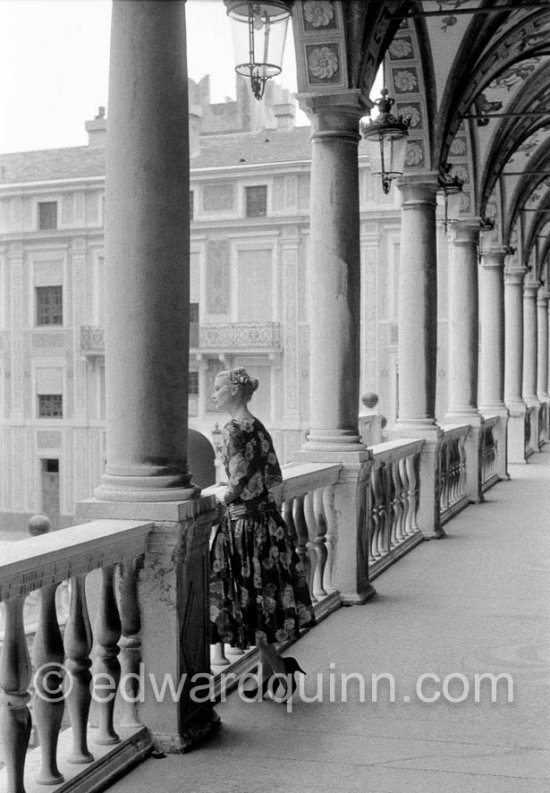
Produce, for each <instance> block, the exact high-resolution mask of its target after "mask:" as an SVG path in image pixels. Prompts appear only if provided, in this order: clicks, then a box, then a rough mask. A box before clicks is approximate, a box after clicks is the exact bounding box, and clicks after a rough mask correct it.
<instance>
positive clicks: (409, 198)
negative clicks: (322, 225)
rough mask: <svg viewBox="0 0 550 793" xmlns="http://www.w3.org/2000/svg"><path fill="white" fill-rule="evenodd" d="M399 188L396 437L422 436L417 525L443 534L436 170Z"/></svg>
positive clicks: (407, 179) (411, 178) (427, 532)
mask: <svg viewBox="0 0 550 793" xmlns="http://www.w3.org/2000/svg"><path fill="white" fill-rule="evenodd" d="M397 186H398V188H399V190H400V191H401V197H402V203H401V258H400V265H399V344H398V351H399V352H398V355H399V394H398V418H397V422H396V424H395V427H394V428H393V432H392V435H393V437H403V438H423V439H424V445H423V447H422V453H421V458H420V482H421V487H420V500H419V508H418V525H419V526H420V529H421V530H422V532H423V534H424V536H425V537H428V538H430V537H441V536H443V534H444V532H443V529H442V528H441V525H440V514H439V513H440V508H439V476H438V468H439V448H440V445H441V438H442V434H443V433H442V431H441V428H440V427H439V426H438V425H437V423H436V420H435V387H436V366H437V358H436V356H437V248H436V225H435V207H436V194H437V191H438V189H439V177H438V174H436V173H426V174H418V175H411V176H405V177H403V178H401V179H400V180H399V181H398V182H397Z"/></svg>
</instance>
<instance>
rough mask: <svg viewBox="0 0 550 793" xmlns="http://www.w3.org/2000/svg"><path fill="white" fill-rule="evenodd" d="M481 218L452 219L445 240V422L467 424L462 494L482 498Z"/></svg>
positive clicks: (472, 498)
mask: <svg viewBox="0 0 550 793" xmlns="http://www.w3.org/2000/svg"><path fill="white" fill-rule="evenodd" d="M480 228H481V223H480V219H479V218H468V219H465V220H460V221H457V222H456V223H454V224H453V225H452V227H451V232H450V243H449V282H448V283H449V288H448V293H449V313H448V316H449V403H448V409H447V413H446V415H445V419H444V423H445V424H469V425H470V432H469V433H468V436H467V438H466V442H465V452H466V493H467V495H468V497H469V498H470V500H471V501H474V502H479V501H482V500H483V495H482V490H481V440H482V436H483V417H482V415H481V413H480V412H479V410H478V407H477V385H478V350H479V338H478V327H479V297H478V277H477V250H478V244H479V235H480Z"/></svg>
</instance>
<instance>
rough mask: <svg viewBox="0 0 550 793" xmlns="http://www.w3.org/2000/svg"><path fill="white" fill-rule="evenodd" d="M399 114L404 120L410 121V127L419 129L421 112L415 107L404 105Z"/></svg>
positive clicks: (400, 107)
mask: <svg viewBox="0 0 550 793" xmlns="http://www.w3.org/2000/svg"><path fill="white" fill-rule="evenodd" d="M399 112H400V113H401V115H402V116H403V118H408V119H410V124H409V126H411V127H417V126H418V125H419V123H420V121H421V119H422V116H421V115H420V110H419V109H418V108H417V107H415V105H403V106H401V105H400V106H399Z"/></svg>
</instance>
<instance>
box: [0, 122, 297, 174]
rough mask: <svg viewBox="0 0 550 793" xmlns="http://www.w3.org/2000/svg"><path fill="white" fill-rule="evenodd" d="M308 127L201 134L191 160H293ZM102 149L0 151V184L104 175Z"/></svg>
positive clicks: (205, 164)
mask: <svg viewBox="0 0 550 793" xmlns="http://www.w3.org/2000/svg"><path fill="white" fill-rule="evenodd" d="M310 136H311V130H310V128H309V127H295V128H294V129H292V130H263V131H261V132H254V133H252V132H235V133H230V134H225V135H205V136H203V137H201V139H200V146H201V150H200V154H198V155H197V156H196V157H193V158H192V159H191V170H194V169H195V168H220V167H224V166H225V167H227V166H237V165H239V164H243V165H244V164H245V163H246V164H248V165H250V164H261V163H275V162H295V161H300V160H309V159H310V158H311V143H310ZM104 174H105V149H104V148H102V147H89V146H78V147H74V148H65V149H45V150H43V151H27V152H20V153H19V152H18V153H16V154H0V186H1V185H2V183H3V184H14V183H15V184H18V183H25V182H41V181H49V180H56V179H60V180H62V179H75V178H85V177H90V176H104Z"/></svg>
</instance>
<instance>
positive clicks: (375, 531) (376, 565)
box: [360, 440, 423, 579]
mask: <svg viewBox="0 0 550 793" xmlns="http://www.w3.org/2000/svg"><path fill="white" fill-rule="evenodd" d="M422 445H423V441H422V440H412V441H404V440H395V441H389V442H387V443H380V444H377V445H376V446H373V447H372V453H373V462H372V467H371V470H370V477H369V480H368V485H367V487H368V494H367V499H366V503H367V516H368V517H367V521H366V522H365V523H364V525H363V527H362V530H361V528H360V532H361V536H360V544H362V545H363V546H364V547H365V546H366V548H367V549H368V550H367V554H368V560H369V574H370V578H371V579H372V578H375V577H376V576H377V575H380V573H381V572H382V571H383V570H385V569H386V567H388V566H389V565H390V564H392V563H393V562H394V561H396V559H398V558H399V557H400V556H402V555H403V554H404V553H406V552H407V551H408V550H410V548H411V547H412V546H413V545H416V544H417V543H418V542H421V541H422V535H421V533H420V531H419V528H418V524H417V522H416V515H417V510H418V501H419V494H420V480H419V461H420V452H421V450H422Z"/></svg>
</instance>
